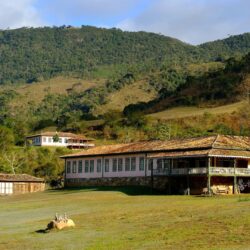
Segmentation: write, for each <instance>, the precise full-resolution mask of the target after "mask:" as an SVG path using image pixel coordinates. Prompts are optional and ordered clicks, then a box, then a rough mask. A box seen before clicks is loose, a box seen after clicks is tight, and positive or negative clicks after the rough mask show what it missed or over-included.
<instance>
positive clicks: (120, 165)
mask: <svg viewBox="0 0 250 250" xmlns="http://www.w3.org/2000/svg"><path fill="white" fill-rule="evenodd" d="M122 170H123V159H122V158H119V159H118V171H119V172H122Z"/></svg>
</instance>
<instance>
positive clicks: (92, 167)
mask: <svg viewBox="0 0 250 250" xmlns="http://www.w3.org/2000/svg"><path fill="white" fill-rule="evenodd" d="M94 168H95V162H94V160H90V163H89V172H90V173H93V172H94Z"/></svg>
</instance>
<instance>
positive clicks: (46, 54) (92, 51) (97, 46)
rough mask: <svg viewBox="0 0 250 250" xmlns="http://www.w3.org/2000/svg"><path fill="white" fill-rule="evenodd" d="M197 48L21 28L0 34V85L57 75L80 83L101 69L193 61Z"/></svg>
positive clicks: (155, 38)
mask: <svg viewBox="0 0 250 250" xmlns="http://www.w3.org/2000/svg"><path fill="white" fill-rule="evenodd" d="M195 50H196V49H195V48H194V47H193V46H191V45H188V44H185V43H183V42H181V41H178V40H176V39H173V38H170V37H165V36H161V35H157V34H153V33H146V32H136V33H133V32H122V31H121V30H117V29H100V28H94V27H82V28H66V27H59V28H48V27H47V28H21V29H16V30H4V31H1V32H0V59H1V60H0V67H1V75H0V83H6V82H7V83H8V82H33V81H37V80H39V79H44V78H45V79H47V78H51V77H53V76H57V75H72V76H80V77H84V76H86V75H88V73H89V72H92V71H95V70H97V69H98V67H100V66H105V65H110V66H111V65H116V67H118V65H120V66H121V67H122V66H124V65H133V64H143V65H152V64H153V65H155V64H161V63H163V62H166V61H173V60H175V61H176V62H177V63H180V62H185V61H192V59H193V58H194V55H193V54H195Z"/></svg>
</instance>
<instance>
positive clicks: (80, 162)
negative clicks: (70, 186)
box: [78, 160, 82, 173]
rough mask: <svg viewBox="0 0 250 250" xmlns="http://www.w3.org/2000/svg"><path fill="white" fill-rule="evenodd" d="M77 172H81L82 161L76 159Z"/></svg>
mask: <svg viewBox="0 0 250 250" xmlns="http://www.w3.org/2000/svg"><path fill="white" fill-rule="evenodd" d="M78 173H82V161H81V160H80V161H78Z"/></svg>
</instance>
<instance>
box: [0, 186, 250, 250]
mask: <svg viewBox="0 0 250 250" xmlns="http://www.w3.org/2000/svg"><path fill="white" fill-rule="evenodd" d="M132 191H133V190H132V189H122V188H121V189H116V190H114V189H113V190H111V189H106V190H104V189H101V190H95V189H81V190H68V191H65V190H61V191H46V192H44V193H37V194H25V195H17V196H12V197H0V204H1V206H0V221H1V226H0V249H1V250H4V249H98V250H99V249H250V195H244V196H227V197H226V196H217V197H195V196H190V197H188V196H165V195H150V194H147V193H140V194H136V193H134V192H132ZM56 212H57V213H64V212H67V213H68V215H69V216H70V217H71V218H72V219H73V220H74V221H75V223H76V228H74V229H66V230H63V231H52V232H49V233H39V232H36V231H37V230H40V229H43V228H45V227H46V225H47V223H48V222H49V220H50V219H51V218H53V216H54V214H55V213H56Z"/></svg>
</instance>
